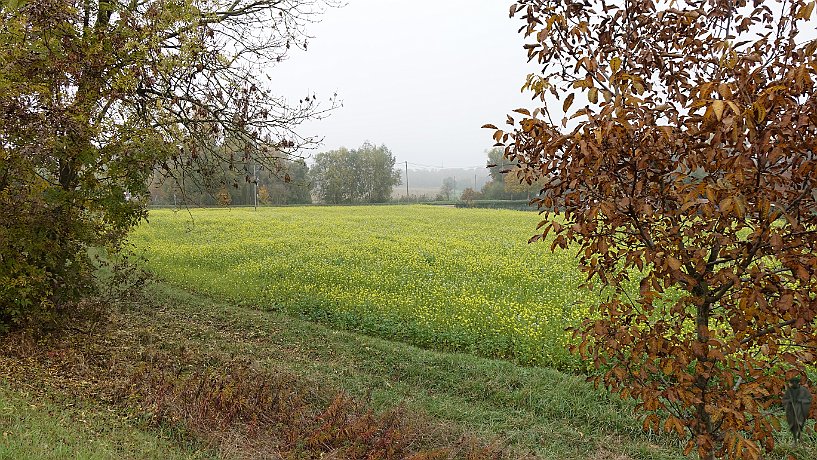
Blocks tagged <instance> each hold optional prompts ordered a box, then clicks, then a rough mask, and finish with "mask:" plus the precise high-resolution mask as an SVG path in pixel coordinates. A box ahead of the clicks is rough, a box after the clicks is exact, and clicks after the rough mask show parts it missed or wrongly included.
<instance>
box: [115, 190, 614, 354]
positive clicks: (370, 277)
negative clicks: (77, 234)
mask: <svg viewBox="0 0 817 460" xmlns="http://www.w3.org/2000/svg"><path fill="white" fill-rule="evenodd" d="M538 217H539V216H537V215H536V214H535V213H530V212H519V211H506V210H491V209H455V208H444V207H434V206H422V205H417V206H361V207H286V208H260V209H258V211H255V210H253V209H246V208H241V209H236V208H233V209H201V210H199V209H196V210H192V211H190V212H187V211H180V212H174V211H171V210H153V211H151V212H150V218H149V223H143V224H142V225H141V226H139V227H138V228H137V230H136V231H135V232H134V234H133V236H132V238H131V241H132V242H133V243H134V244H135V245H136V246H137V247H138V248H140V249H142V250H144V251H145V253H146V255H147V257H148V260H149V262H148V265H149V268H150V269H151V270H152V271H153V272H154V273H155V274H156V275H157V276H158V277H160V278H162V279H164V280H166V281H167V282H170V283H173V284H176V285H179V286H182V287H185V288H189V289H192V290H194V291H197V292H202V293H206V294H209V295H213V296H216V297H219V298H226V299H229V300H231V301H235V302H237V303H241V304H249V305H255V306H258V307H260V308H266V309H275V310H282V311H285V312H287V313H289V314H294V315H298V316H302V317H306V318H309V319H312V320H316V321H320V322H324V323H328V324H330V325H332V326H333V327H338V328H344V329H350V330H355V331H360V332H363V333H366V334H371V335H377V336H381V337H385V338H389V339H396V340H401V341H404V342H408V343H411V344H414V345H419V346H422V347H428V348H436V349H441V350H447V351H464V352H470V353H475V354H479V355H483V356H489V357H500V358H507V359H512V360H514V361H517V362H519V363H522V364H530V365H544V366H552V367H556V368H560V369H567V368H572V367H575V366H578V365H579V362H578V361H577V359H576V358H574V357H572V356H570V355H569V354H568V352H567V351H566V349H565V345H566V342H567V340H568V339H569V335H568V334H567V333H566V332H564V329H565V327H567V326H569V325H574V324H577V323H578V322H579V320H580V318H581V317H582V316H583V315H584V314H585V313H586V311H587V306H588V305H590V304H592V303H597V302H598V301H599V297H598V296H599V293H598V292H589V291H585V290H581V289H579V288H578V286H579V284H580V283H581V281H582V280H583V277H582V275H581V273H580V272H579V270H578V269H577V266H576V261H575V259H574V258H573V256H574V253H573V251H557V252H556V253H551V252H550V250H549V247H550V245H549V242H546V243H544V244H543V243H536V244H528V243H527V240H528V238H529V237H530V236H531V235H532V234H533V233H534V232H535V228H536V224H537V222H538V220H539V219H538Z"/></svg>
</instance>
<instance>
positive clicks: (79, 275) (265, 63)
mask: <svg viewBox="0 0 817 460" xmlns="http://www.w3.org/2000/svg"><path fill="white" fill-rule="evenodd" d="M323 6H325V3H323V2H322V1H321V0H314V1H313V0H287V1H283V0H27V1H20V0H15V1H8V0H7V1H5V2H4V3H3V8H2V9H1V10H0V62H2V63H3V65H2V67H0V209H3V213H2V215H0V323H5V324H7V325H8V324H12V323H14V324H17V323H20V322H21V321H22V320H24V319H25V318H26V317H30V316H31V314H33V313H35V312H39V313H47V312H54V311H57V310H60V309H64V308H66V307H67V306H68V305H70V301H71V300H72V299H76V298H77V297H78V296H80V295H82V294H83V293H84V292H87V291H88V289H89V288H90V287H91V286H92V284H93V283H92V276H91V274H92V270H91V267H90V261H89V257H88V248H90V247H93V246H105V247H108V248H109V249H112V250H115V249H117V248H118V247H119V245H120V243H121V241H122V239H123V237H124V235H125V234H126V232H127V231H128V229H130V228H131V227H132V226H133V225H135V224H136V223H137V222H138V221H139V220H140V219H141V218H143V217H144V215H145V206H144V204H145V200H144V198H145V197H146V192H147V184H148V182H149V178H150V175H151V174H152V173H153V171H154V169H155V168H156V167H158V168H160V170H163V171H165V172H166V173H167V174H170V175H173V174H176V173H178V172H179V171H185V172H195V173H197V174H200V175H202V176H205V177H207V176H212V175H214V174H217V171H219V170H220V169H221V168H223V167H224V166H225V165H226V167H227V168H228V169H229V168H235V167H236V166H237V165H243V164H246V163H247V162H248V161H256V162H258V163H260V164H268V165H270V168H273V167H274V163H275V162H276V161H277V159H279V158H281V157H282V156H284V157H286V156H289V155H291V154H293V153H294V152H296V151H297V150H298V149H299V148H302V147H304V146H309V145H310V144H311V143H312V142H313V140H312V139H310V138H303V137H301V136H298V135H297V134H296V133H295V132H294V131H293V128H294V127H296V126H297V125H298V124H299V123H300V122H301V121H303V120H305V119H308V118H310V117H316V116H319V115H320V114H321V113H322V112H321V110H322V109H321V108H320V107H319V104H318V102H317V98H316V96H315V95H313V94H310V95H306V96H305V97H304V98H303V99H302V100H301V101H300V102H299V103H297V104H294V105H290V104H288V103H287V101H285V100H283V99H281V98H277V97H275V96H274V95H272V94H270V92H269V90H268V89H267V87H266V86H265V81H266V80H267V79H266V78H261V77H263V75H264V74H263V71H264V70H265V69H267V68H268V67H269V66H271V65H274V64H275V63H277V62H279V61H281V60H282V59H284V57H285V55H286V52H287V50H289V49H290V48H292V47H301V48H306V47H307V42H306V38H305V36H304V34H303V28H304V26H305V25H306V24H307V23H308V22H309V21H311V20H312V19H313V18H314V16H315V15H316V14H317V13H319V10H320V8H321V7H323ZM332 105H334V102H331V103H330V105H329V108H331V106H332Z"/></svg>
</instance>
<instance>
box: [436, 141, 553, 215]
mask: <svg viewBox="0 0 817 460" xmlns="http://www.w3.org/2000/svg"><path fill="white" fill-rule="evenodd" d="M518 166H519V165H518V163H517V162H515V161H511V160H508V159H507V158H505V157H504V152H503V150H502V149H497V148H494V149H491V150H489V151H488V166H487V167H488V172H489V174H490V176H491V178H490V180H489V181H488V182H487V183H486V184H485V185H484V186H483V187H482V189H481V190H475V189H474V188H472V187H468V188H466V189H465V190H463V192H462V194H460V200H461V201H465V202H471V201H474V200H529V199H531V198H533V197H535V196H537V195H538V194H539V190H540V189H541V188H542V186H541V184H540V183H539V182H533V183H531V184H528V183H526V182H520V180H519V178H518V176H517V175H516V174H515V170H516V169H518ZM445 190H446V184H443V188H441V189H440V192H441V194H444V191H445Z"/></svg>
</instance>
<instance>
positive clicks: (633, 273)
mask: <svg viewBox="0 0 817 460" xmlns="http://www.w3.org/2000/svg"><path fill="white" fill-rule="evenodd" d="M814 8H815V2H814V1H805V0H785V1H764V0H754V1H753V2H747V1H745V0H729V1H727V0H712V1H709V2H704V1H697V0H678V1H672V2H654V1H652V0H624V1H618V2H605V1H604V0H581V1H578V0H558V1H557V0H520V1H518V2H517V3H516V4H514V5H513V6H512V7H511V15H512V16H518V17H521V18H522V19H523V21H524V26H523V27H522V29H521V31H522V32H524V34H525V37H526V38H527V40H528V43H527V44H526V45H525V48H526V49H527V52H528V57H529V59H530V60H531V61H534V62H536V63H537V64H539V65H540V66H541V69H542V71H541V73H540V74H534V75H530V76H529V77H528V80H527V83H526V85H525V88H526V89H529V90H530V91H531V92H532V93H533V94H534V99H535V100H538V101H539V102H540V103H541V105H542V107H541V108H538V109H537V110H534V111H532V112H529V111H527V110H524V109H519V110H517V111H516V112H518V113H519V114H520V115H521V120H515V119H514V117H517V118H518V116H516V115H514V117H508V124H509V125H511V128H509V129H507V130H500V129H498V128H496V127H495V126H493V125H486V127H488V128H490V129H494V130H495V133H494V138H495V140H496V142H497V144H498V145H499V146H505V156H506V157H507V158H508V159H509V160H511V161H514V162H517V163H518V164H519V167H518V168H517V169H516V174H517V175H518V177H519V178H520V179H521V180H524V181H527V182H529V183H530V182H532V181H534V180H539V181H541V183H542V184H543V185H542V191H541V194H540V196H539V197H538V198H537V199H535V201H536V203H537V204H538V205H539V207H540V208H541V210H542V213H543V216H544V220H543V221H542V223H541V224H540V230H541V232H540V233H539V234H538V235H536V236H535V237H534V238H533V240H539V239H544V238H545V237H548V236H550V237H552V238H553V241H552V247H553V248H554V249H555V248H563V249H565V248H568V247H569V248H570V250H577V249H578V258H579V261H580V265H581V267H582V269H583V270H584V272H585V273H586V274H587V277H588V281H589V282H590V283H601V284H603V285H605V286H608V287H609V289H608V292H610V293H611V294H610V296H609V297H608V298H607V300H606V301H604V302H602V303H601V304H600V305H598V306H591V313H590V315H589V317H588V318H587V319H586V320H585V321H584V322H583V323H582V324H581V325H580V326H578V327H577V328H576V329H575V330H574V339H575V340H574V342H575V345H574V349H575V351H576V352H578V353H580V354H581V356H583V357H584V358H585V359H587V360H589V361H590V362H592V363H593V365H594V366H595V368H596V369H598V370H599V372H597V373H596V376H595V377H594V378H595V379H596V381H597V382H598V383H603V384H605V385H606V386H607V387H608V388H610V389H612V390H613V391H616V392H618V393H620V394H621V395H622V396H625V397H627V396H631V397H633V398H634V399H635V400H636V401H637V408H638V409H639V410H641V411H644V412H646V415H645V419H644V427H645V428H648V429H652V430H655V431H658V430H664V431H667V432H676V433H677V434H678V435H679V436H681V437H683V438H685V439H687V440H688V443H687V444H686V451H687V452H692V451H697V452H698V454H699V455H700V457H701V458H706V459H709V458H715V457H728V458H759V457H760V456H761V455H762V454H761V452H762V450H764V449H765V450H771V449H772V448H773V447H774V442H775V441H774V437H773V433H774V431H775V430H777V429H779V421H778V418H777V416H775V415H773V414H772V410H773V409H774V407H775V406H779V404H780V398H781V395H782V393H783V391H784V388H785V382H786V381H787V380H789V379H791V378H794V377H797V376H802V375H803V374H804V373H805V369H806V368H807V367H809V366H814V364H815V359H816V358H817V354H816V353H817V332H815V315H817V294H815V293H816V292H817V253H815V246H817V201H816V200H817V157H816V156H815V151H817V132H815V131H817V95H815V86H814V79H815V78H817V57H815V51H817V42H815V41H814V36H811V37H809V36H808V34H805V35H804V34H801V33H800V31H801V30H806V31H811V32H813V30H814V25H813V23H811V22H809V21H810V20H811V18H812V17H813V16H814ZM554 97H555V98H557V99H559V100H560V101H561V102H560V103H559V104H558V106H559V107H560V108H561V109H562V111H563V112H564V116H565V118H564V119H563V120H561V122H560V123H558V124H557V123H556V122H554V121H553V118H557V117H559V116H560V115H561V114H558V115H557V114H556V112H558V110H554V108H553V103H552V100H553V98H554ZM628 280H632V283H630V284H633V283H635V284H638V285H639V286H640V287H639V288H638V289H637V290H636V289H629V290H628V289H627V287H626V286H627V281H628ZM639 282H640V283H639Z"/></svg>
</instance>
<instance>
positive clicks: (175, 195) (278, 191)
mask: <svg viewBox="0 0 817 460" xmlns="http://www.w3.org/2000/svg"><path fill="white" fill-rule="evenodd" d="M394 164H395V158H394V155H392V153H391V152H390V151H389V149H388V148H387V147H386V146H384V145H381V146H379V147H377V146H375V145H374V144H371V143H369V142H366V143H364V144H363V145H362V146H360V147H359V148H357V149H353V150H349V149H347V148H345V147H341V148H340V149H337V150H331V151H328V152H323V153H319V154H318V155H316V156H315V162H314V164H313V165H312V167H311V168H310V167H309V166H308V165H307V164H306V162H305V161H304V160H302V159H298V160H294V161H293V160H289V159H285V158H281V159H280V160H279V161H278V162H276V163H275V164H274V166H273V168H259V167H258V166H257V165H253V164H252V163H247V164H243V165H240V166H238V167H235V166H233V167H230V165H224V167H223V168H221V170H220V171H219V173H218V174H208V175H203V174H195V173H190V172H188V171H185V170H182V169H179V170H178V171H175V173H176V177H175V180H166V179H156V180H155V181H154V182H153V183H152V184H151V187H150V197H151V203H152V204H154V205H175V206H230V205H232V206H240V205H253V204H255V198H256V197H255V193H256V191H257V193H258V204H260V205H284V204H308V203H312V201H313V197H314V198H315V199H316V200H318V201H320V202H322V203H327V204H356V203H385V202H388V201H389V200H390V199H391V194H392V189H393V188H394V186H395V185H398V184H400V173H399V171H398V170H396V169H395V168H394ZM156 177H157V178H158V177H161V176H160V175H158V174H157V175H156ZM256 186H257V188H256Z"/></svg>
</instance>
